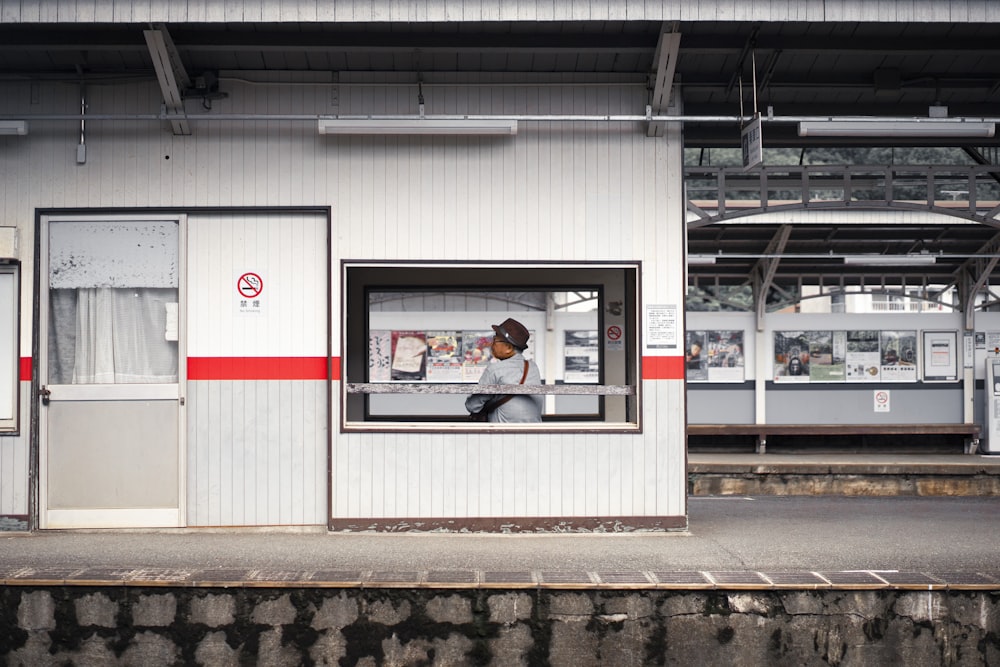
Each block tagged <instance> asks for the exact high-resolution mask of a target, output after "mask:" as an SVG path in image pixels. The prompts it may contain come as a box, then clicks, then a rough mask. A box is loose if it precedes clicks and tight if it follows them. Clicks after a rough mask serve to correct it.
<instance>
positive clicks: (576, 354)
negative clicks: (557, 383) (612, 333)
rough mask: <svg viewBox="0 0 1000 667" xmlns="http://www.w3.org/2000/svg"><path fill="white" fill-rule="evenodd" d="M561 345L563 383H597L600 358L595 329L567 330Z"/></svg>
mask: <svg viewBox="0 0 1000 667" xmlns="http://www.w3.org/2000/svg"><path fill="white" fill-rule="evenodd" d="M563 333H564V335H565V338H564V344H563V382H566V383H573V382H577V383H579V382H598V381H599V380H600V358H599V356H600V355H599V347H598V336H597V334H598V332H597V330H596V329H578V330H572V331H571V330H567V331H565V332H563Z"/></svg>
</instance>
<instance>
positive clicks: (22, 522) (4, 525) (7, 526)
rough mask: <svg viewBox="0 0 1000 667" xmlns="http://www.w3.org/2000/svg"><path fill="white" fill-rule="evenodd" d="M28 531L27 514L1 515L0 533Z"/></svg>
mask: <svg viewBox="0 0 1000 667" xmlns="http://www.w3.org/2000/svg"><path fill="white" fill-rule="evenodd" d="M26 530H28V515H27V514H0V533H3V532H20V531H26Z"/></svg>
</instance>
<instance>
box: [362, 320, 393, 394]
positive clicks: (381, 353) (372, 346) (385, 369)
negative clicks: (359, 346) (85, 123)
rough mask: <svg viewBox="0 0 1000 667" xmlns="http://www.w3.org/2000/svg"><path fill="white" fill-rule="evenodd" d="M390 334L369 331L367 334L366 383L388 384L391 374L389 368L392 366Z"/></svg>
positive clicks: (388, 332)
mask: <svg viewBox="0 0 1000 667" xmlns="http://www.w3.org/2000/svg"><path fill="white" fill-rule="evenodd" d="M391 358H392V332H391V331H370V332H368V381H369V382H389V381H390V380H391V379H392V373H391V371H390V370H389V367H390V366H391V365H392V364H391V362H390V359H391Z"/></svg>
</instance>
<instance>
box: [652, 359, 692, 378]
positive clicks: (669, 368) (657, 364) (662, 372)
mask: <svg viewBox="0 0 1000 667" xmlns="http://www.w3.org/2000/svg"><path fill="white" fill-rule="evenodd" d="M642 379H643V380H683V379H684V357H643V358H642Z"/></svg>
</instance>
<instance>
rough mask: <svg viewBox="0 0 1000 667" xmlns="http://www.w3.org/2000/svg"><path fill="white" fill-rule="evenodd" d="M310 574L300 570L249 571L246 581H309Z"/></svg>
mask: <svg viewBox="0 0 1000 667" xmlns="http://www.w3.org/2000/svg"><path fill="white" fill-rule="evenodd" d="M311 576H312V572H303V571H302V570H250V571H249V572H247V581H281V582H287V581H309V580H310V577H311Z"/></svg>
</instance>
